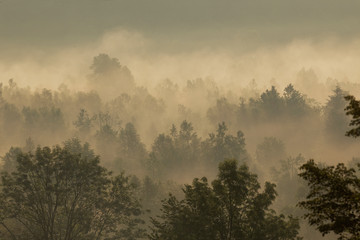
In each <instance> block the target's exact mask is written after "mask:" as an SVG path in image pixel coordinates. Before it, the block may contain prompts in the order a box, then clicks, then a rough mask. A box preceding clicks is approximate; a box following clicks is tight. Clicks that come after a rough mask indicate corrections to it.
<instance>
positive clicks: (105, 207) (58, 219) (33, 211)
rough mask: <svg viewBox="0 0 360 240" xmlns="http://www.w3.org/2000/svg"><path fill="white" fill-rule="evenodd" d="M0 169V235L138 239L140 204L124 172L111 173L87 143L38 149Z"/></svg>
mask: <svg viewBox="0 0 360 240" xmlns="http://www.w3.org/2000/svg"><path fill="white" fill-rule="evenodd" d="M16 160H17V166H16V170H14V171H13V172H11V173H8V172H4V173H2V179H1V180H2V181H1V188H0V190H1V191H0V200H1V205H0V234H1V235H0V236H1V237H3V238H5V239H13V240H16V239H29V240H47V239H48V240H75V239H77V240H78V239H80V240H81V239H84V240H85V239H86V240H91V239H93V240H95V239H137V238H138V237H140V236H142V233H143V231H142V230H141V229H140V228H138V225H139V224H140V223H142V220H141V219H140V218H139V216H140V214H141V212H142V211H141V208H140V205H139V202H138V200H137V199H136V198H135V195H134V186H133V185H132V184H131V183H130V182H129V179H128V177H126V176H125V175H124V174H120V175H118V176H112V174H111V172H109V171H107V170H106V169H105V168H103V167H101V166H100V165H99V157H98V156H95V155H94V154H93V152H92V151H91V150H89V148H88V145H81V144H80V143H79V141H77V140H72V141H68V142H67V143H66V144H65V146H64V147H60V146H55V147H53V148H49V147H43V148H40V147H38V148H37V149H36V151H35V152H34V153H31V152H28V153H23V152H20V153H18V154H17V158H16Z"/></svg>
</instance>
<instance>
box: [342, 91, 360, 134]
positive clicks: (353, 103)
mask: <svg viewBox="0 0 360 240" xmlns="http://www.w3.org/2000/svg"><path fill="white" fill-rule="evenodd" d="M345 100H346V101H348V102H349V103H348V105H347V106H346V108H345V110H346V115H351V117H352V119H351V121H350V126H353V128H352V129H350V130H349V131H347V132H346V136H350V137H354V138H356V137H359V136H360V102H359V101H358V100H356V99H355V97H354V96H351V95H349V96H346V97H345Z"/></svg>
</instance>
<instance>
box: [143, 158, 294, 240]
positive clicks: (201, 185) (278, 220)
mask: <svg viewBox="0 0 360 240" xmlns="http://www.w3.org/2000/svg"><path fill="white" fill-rule="evenodd" d="M259 189H260V185H259V183H258V181H257V177H256V175H254V174H252V173H250V172H249V169H248V168H247V167H246V166H245V165H242V166H240V167H238V166H237V161H235V160H226V161H224V162H222V163H220V164H219V174H218V177H217V178H216V179H215V180H214V181H213V182H212V184H211V186H210V185H209V183H208V180H207V179H206V178H205V177H203V178H202V179H197V178H195V179H194V180H193V183H192V184H191V185H185V187H184V189H183V191H184V194H185V198H184V199H183V200H178V199H177V198H176V197H175V196H173V195H170V197H169V198H168V199H166V200H164V201H163V207H162V215H161V216H160V217H159V218H157V219H152V223H153V228H152V233H151V235H150V239H153V240H155V239H156V240H157V239H163V240H168V239H169V240H170V239H171V240H235V239H245V240H251V239H253V240H255V239H264V240H266V239H269V240H270V239H297V238H296V237H297V235H298V229H299V223H298V220H296V219H294V218H291V217H290V218H289V220H286V219H285V217H284V216H283V215H276V213H275V211H273V210H271V209H270V208H269V207H270V205H271V204H272V202H273V201H274V199H275V197H276V192H275V185H274V184H271V183H266V184H265V189H264V191H263V192H259Z"/></svg>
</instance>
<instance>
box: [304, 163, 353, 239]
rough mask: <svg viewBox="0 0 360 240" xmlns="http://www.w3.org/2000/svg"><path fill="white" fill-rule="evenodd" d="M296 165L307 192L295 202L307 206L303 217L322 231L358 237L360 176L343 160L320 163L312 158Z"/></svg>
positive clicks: (345, 236) (346, 236)
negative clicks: (302, 198) (300, 199)
mask: <svg viewBox="0 0 360 240" xmlns="http://www.w3.org/2000/svg"><path fill="white" fill-rule="evenodd" d="M359 167H360V165H359ZM300 169H301V170H302V172H301V173H300V174H299V175H300V177H302V178H303V179H305V180H306V181H307V182H308V185H309V188H310V192H309V194H308V195H307V197H306V200H305V201H301V202H299V204H298V205H299V206H300V207H302V208H304V209H306V210H308V213H306V214H305V218H307V219H308V221H309V223H310V225H315V226H317V229H318V230H319V231H320V232H321V233H322V234H323V235H325V234H328V233H330V232H334V233H336V234H339V235H340V237H339V238H338V239H351V240H357V239H360V179H359V178H358V177H357V176H356V172H355V170H354V169H352V168H350V169H348V168H346V167H345V165H344V164H343V163H339V164H338V165H337V166H336V167H334V166H329V167H320V166H319V165H317V164H316V163H315V162H314V160H309V161H308V162H307V163H306V164H304V165H302V166H301V168H300Z"/></svg>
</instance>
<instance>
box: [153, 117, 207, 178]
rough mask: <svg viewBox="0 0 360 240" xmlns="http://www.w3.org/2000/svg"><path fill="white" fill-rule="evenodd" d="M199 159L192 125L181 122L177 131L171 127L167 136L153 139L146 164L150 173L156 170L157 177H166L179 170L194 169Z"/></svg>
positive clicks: (197, 140)
mask: <svg viewBox="0 0 360 240" xmlns="http://www.w3.org/2000/svg"><path fill="white" fill-rule="evenodd" d="M199 158H200V139H199V137H198V136H197V134H196V132H195V131H194V128H193V126H192V124H191V123H190V122H187V121H183V122H182V123H181V125H180V130H179V131H178V130H177V129H176V127H175V125H173V126H172V128H171V130H170V134H169V135H165V134H160V135H159V136H158V137H157V138H156V139H155V141H154V143H153V145H152V151H151V152H150V157H149V161H148V164H149V165H150V166H149V167H150V168H151V170H152V171H155V170H157V171H158V172H157V174H158V175H161V176H164V175H165V176H166V175H172V174H173V173H174V172H175V171H177V172H178V171H179V169H183V170H184V171H186V170H189V168H190V167H191V168H194V167H195V166H196V163H197V162H196V161H198V159H199ZM174 170H175V171H174ZM153 173H154V172H153Z"/></svg>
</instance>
